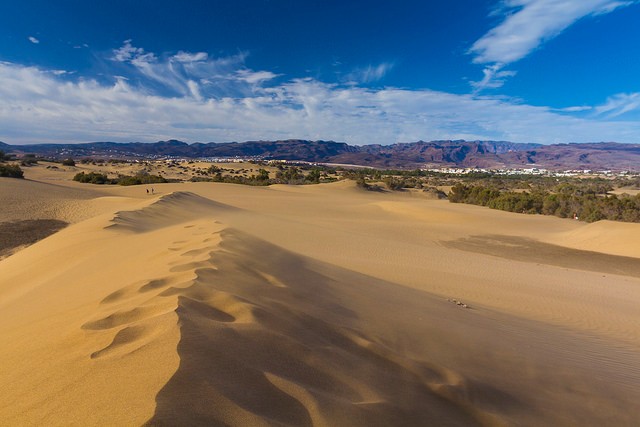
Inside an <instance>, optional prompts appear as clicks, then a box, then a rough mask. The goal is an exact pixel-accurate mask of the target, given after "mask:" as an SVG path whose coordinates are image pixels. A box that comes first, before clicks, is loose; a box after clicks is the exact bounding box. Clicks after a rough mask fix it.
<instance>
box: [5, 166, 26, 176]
mask: <svg viewBox="0 0 640 427" xmlns="http://www.w3.org/2000/svg"><path fill="white" fill-rule="evenodd" d="M0 176H2V177H6V178H24V172H23V171H22V169H20V166H18V165H4V164H0Z"/></svg>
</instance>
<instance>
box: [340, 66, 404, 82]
mask: <svg viewBox="0 0 640 427" xmlns="http://www.w3.org/2000/svg"><path fill="white" fill-rule="evenodd" d="M393 67H394V64H393V63H391V62H383V63H381V64H378V65H368V66H367V67H364V68H358V69H356V70H354V71H353V72H351V73H349V74H347V75H346V76H345V78H346V80H347V81H349V82H351V83H354V84H361V83H364V84H367V83H373V82H377V81H378V80H381V79H382V78H383V77H384V76H386V75H387V73H388V72H389V71H391V69H393Z"/></svg>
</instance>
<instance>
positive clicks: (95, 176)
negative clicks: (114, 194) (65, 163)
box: [73, 172, 113, 184]
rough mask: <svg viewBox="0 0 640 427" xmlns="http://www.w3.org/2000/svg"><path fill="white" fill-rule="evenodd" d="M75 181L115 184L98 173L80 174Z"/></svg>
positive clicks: (74, 178) (75, 177)
mask: <svg viewBox="0 0 640 427" xmlns="http://www.w3.org/2000/svg"><path fill="white" fill-rule="evenodd" d="M73 180H74V181H78V182H84V183H89V184H113V182H112V180H110V179H109V178H108V177H107V175H104V174H101V173H97V172H89V173H84V172H80V173H77V174H76V175H75V176H74V177H73Z"/></svg>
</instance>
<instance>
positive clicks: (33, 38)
mask: <svg viewBox="0 0 640 427" xmlns="http://www.w3.org/2000/svg"><path fill="white" fill-rule="evenodd" d="M27 40H29V41H30V42H31V43H33V44H38V43H40V40H38V39H37V38H35V37H33V36H29V37H27Z"/></svg>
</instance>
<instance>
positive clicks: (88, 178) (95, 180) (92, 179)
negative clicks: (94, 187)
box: [73, 172, 168, 185]
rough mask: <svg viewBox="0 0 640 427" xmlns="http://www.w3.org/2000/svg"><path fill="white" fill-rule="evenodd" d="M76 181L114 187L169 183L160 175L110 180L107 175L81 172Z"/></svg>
mask: <svg viewBox="0 0 640 427" xmlns="http://www.w3.org/2000/svg"><path fill="white" fill-rule="evenodd" d="M73 180H74V181H78V182H83V183H89V184H112V185H142V184H157V183H164V182H168V181H167V180H166V179H165V178H163V177H161V176H159V175H150V174H146V173H138V174H136V175H133V176H131V175H119V176H118V177H117V178H109V177H108V176H107V175H106V174H102V173H98V172H89V173H85V172H80V173H77V174H76V175H75V176H74V177H73Z"/></svg>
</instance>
